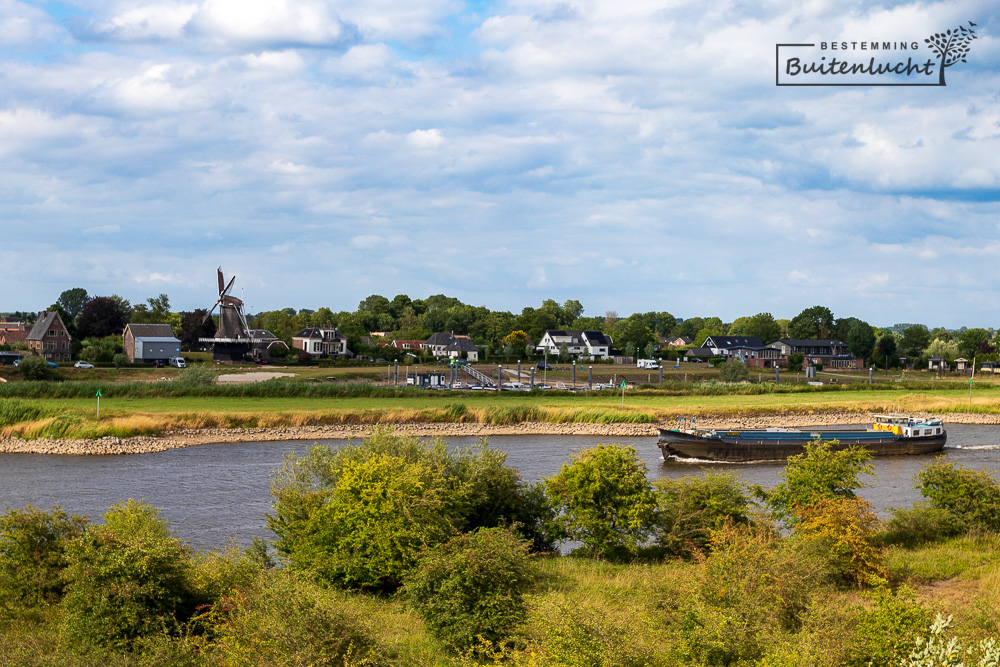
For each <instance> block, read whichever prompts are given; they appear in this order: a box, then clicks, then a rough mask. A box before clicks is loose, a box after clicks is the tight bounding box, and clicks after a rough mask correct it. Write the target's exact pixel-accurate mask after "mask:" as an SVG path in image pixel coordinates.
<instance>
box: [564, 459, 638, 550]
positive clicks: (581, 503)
mask: <svg viewBox="0 0 1000 667" xmlns="http://www.w3.org/2000/svg"><path fill="white" fill-rule="evenodd" d="M546 483H547V493H548V495H549V498H550V499H551V500H552V503H553V505H555V506H556V507H558V508H559V509H561V510H562V514H561V515H560V516H559V517H557V519H556V523H557V524H558V525H559V526H560V527H561V529H562V533H563V535H565V536H566V537H568V538H569V539H572V540H578V541H580V542H582V543H583V546H584V550H585V551H587V552H588V553H590V554H592V555H594V556H597V557H602V558H622V557H629V556H632V555H634V554H635V553H637V551H638V550H639V547H640V546H641V545H642V544H644V543H645V541H646V539H647V537H648V536H649V534H650V532H651V531H652V529H653V523H654V519H655V513H656V497H655V496H654V495H653V490H652V487H651V486H650V484H649V481H648V480H647V479H646V464H645V463H643V462H642V460H640V459H639V456H638V454H636V451H635V449H634V448H633V447H621V446H618V445H598V446H597V447H592V448H590V449H585V450H583V451H582V452H579V453H578V454H574V455H573V456H572V457H571V459H570V462H569V463H566V464H564V465H563V467H562V470H560V471H559V473H558V474H556V475H554V476H553V477H550V478H549V479H547V480H546Z"/></svg>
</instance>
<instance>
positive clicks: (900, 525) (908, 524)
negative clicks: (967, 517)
mask: <svg viewBox="0 0 1000 667" xmlns="http://www.w3.org/2000/svg"><path fill="white" fill-rule="evenodd" d="M890 511H891V512H892V518H891V519H889V521H888V522H886V526H885V532H884V533H883V535H882V540H883V541H884V542H885V543H886V544H898V545H900V546H902V547H906V548H913V547H917V546H920V545H922V544H927V543H929V542H937V541H939V540H944V539H947V538H949V537H954V536H955V535H959V534H961V533H963V532H964V531H965V529H966V525H965V522H964V521H963V520H962V519H960V518H959V517H957V516H956V515H954V514H952V513H951V512H950V511H948V510H946V509H942V508H940V507H933V506H931V505H930V504H929V503H926V502H924V503H915V504H914V505H913V507H911V508H910V509H907V508H905V507H896V508H893V509H892V510H890Z"/></svg>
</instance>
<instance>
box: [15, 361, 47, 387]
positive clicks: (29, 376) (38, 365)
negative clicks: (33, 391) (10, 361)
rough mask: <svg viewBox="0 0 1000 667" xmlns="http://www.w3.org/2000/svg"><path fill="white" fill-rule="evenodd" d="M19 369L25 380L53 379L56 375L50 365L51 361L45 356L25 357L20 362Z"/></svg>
mask: <svg viewBox="0 0 1000 667" xmlns="http://www.w3.org/2000/svg"><path fill="white" fill-rule="evenodd" d="M17 370H18V372H19V373H20V374H21V375H22V376H23V377H24V379H25V380H32V381H36V382H37V381H40V380H51V379H52V378H53V377H54V376H55V373H53V368H52V367H51V366H49V362H47V361H45V359H44V358H43V357H36V356H32V357H25V358H24V359H21V361H19V362H18V364H17Z"/></svg>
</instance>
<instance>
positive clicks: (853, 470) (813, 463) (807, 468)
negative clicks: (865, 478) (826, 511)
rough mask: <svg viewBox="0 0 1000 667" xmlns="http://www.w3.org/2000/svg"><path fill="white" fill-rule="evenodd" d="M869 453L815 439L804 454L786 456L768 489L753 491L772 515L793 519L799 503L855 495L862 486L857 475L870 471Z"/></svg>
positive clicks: (806, 504) (757, 488) (758, 487)
mask: <svg viewBox="0 0 1000 667" xmlns="http://www.w3.org/2000/svg"><path fill="white" fill-rule="evenodd" d="M871 456H872V455H871V453H870V452H868V451H867V450H865V449H862V448H860V447H848V448H846V449H840V448H839V443H838V441H836V440H831V441H829V442H821V441H820V440H814V441H813V442H810V443H809V444H807V445H806V446H805V452H804V453H803V454H799V455H798V456H791V457H789V459H788V462H787V464H786V465H785V469H784V471H783V472H782V473H781V475H780V476H781V479H782V482H781V483H780V484H778V485H777V486H775V487H774V488H773V489H771V490H770V491H766V490H764V489H762V488H761V487H760V486H755V487H754V488H753V492H754V494H755V495H756V496H757V497H758V498H759V499H761V500H763V501H765V502H766V504H767V506H768V508H769V509H770V510H771V511H772V512H773V513H774V514H775V516H777V517H778V518H780V519H783V520H785V521H788V522H793V521H794V518H795V515H796V514H797V511H798V508H799V507H805V506H808V505H811V504H813V503H815V502H817V501H820V500H823V499H825V498H854V497H855V493H854V492H855V491H856V490H857V489H860V488H861V487H862V486H864V483H863V482H861V480H860V476H861V475H864V474H867V475H871V474H873V471H874V469H873V468H872V466H871V464H870V463H869V461H870V460H871Z"/></svg>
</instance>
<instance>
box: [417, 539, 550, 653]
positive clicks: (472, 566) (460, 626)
mask: <svg viewBox="0 0 1000 667" xmlns="http://www.w3.org/2000/svg"><path fill="white" fill-rule="evenodd" d="M528 548H529V545H528V543H527V542H524V541H523V540H521V539H519V538H518V537H517V535H515V534H514V532H513V531H512V530H510V529H509V528H505V527H497V528H481V529H479V530H477V531H475V532H473V533H465V534H462V535H458V536H456V537H454V538H453V539H451V540H449V541H448V542H445V543H444V544H441V545H439V546H437V547H435V548H433V549H431V550H430V551H428V552H427V553H426V554H424V555H423V556H422V557H421V559H420V562H419V563H418V564H417V567H416V568H414V569H413V570H412V571H411V572H410V574H409V575H408V576H407V577H406V588H405V592H406V596H407V597H408V598H409V599H410V600H411V601H412V603H413V605H414V606H415V607H416V609H417V612H418V613H419V614H420V616H421V617H422V618H423V619H424V622H425V623H427V626H428V628H430V630H431V633H432V634H433V635H434V636H435V637H437V638H438V639H440V640H441V641H442V642H444V643H445V644H446V645H448V646H449V647H452V648H454V649H457V650H458V651H465V650H468V649H470V648H473V647H474V646H476V645H477V644H479V643H481V642H482V641H483V640H487V641H490V642H500V641H503V640H505V639H506V638H507V637H508V635H509V634H510V633H511V632H512V630H513V629H514V628H516V627H517V626H518V625H520V624H521V623H522V622H523V621H524V619H525V616H526V611H527V607H526V604H525V600H524V593H525V591H526V590H527V588H528V587H529V586H530V584H531V582H532V580H533V579H534V576H535V574H534V569H533V567H532V564H531V561H530V558H529V556H528Z"/></svg>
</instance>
